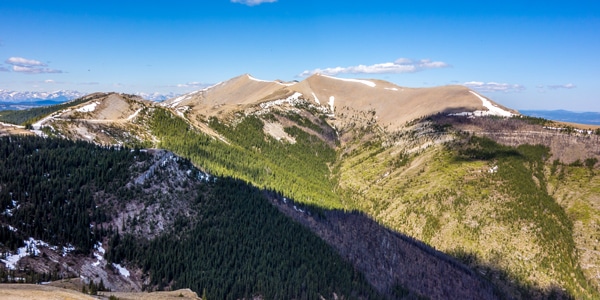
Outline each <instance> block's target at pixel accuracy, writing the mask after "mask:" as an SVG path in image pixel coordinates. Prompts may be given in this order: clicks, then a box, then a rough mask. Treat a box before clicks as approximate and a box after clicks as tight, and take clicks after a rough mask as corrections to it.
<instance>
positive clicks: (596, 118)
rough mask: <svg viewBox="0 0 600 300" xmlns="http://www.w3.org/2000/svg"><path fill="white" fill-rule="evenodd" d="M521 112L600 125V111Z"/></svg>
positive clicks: (549, 118) (557, 119) (540, 116)
mask: <svg viewBox="0 0 600 300" xmlns="http://www.w3.org/2000/svg"><path fill="white" fill-rule="evenodd" d="M519 112H521V114H524V115H527V116H531V117H538V118H544V119H548V120H553V121H560V122H569V123H578V124H589V125H600V113H599V112H572V111H568V110H562V109H561V110H520V111H519Z"/></svg>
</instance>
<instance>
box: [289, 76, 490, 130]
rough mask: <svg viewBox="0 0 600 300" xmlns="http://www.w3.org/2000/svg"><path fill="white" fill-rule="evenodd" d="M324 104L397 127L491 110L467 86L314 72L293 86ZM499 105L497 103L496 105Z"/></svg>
mask: <svg viewBox="0 0 600 300" xmlns="http://www.w3.org/2000/svg"><path fill="white" fill-rule="evenodd" d="M290 89H292V90H295V91H298V92H300V93H302V94H303V95H310V96H308V97H309V98H310V99H311V100H312V101H314V102H316V103H317V104H319V103H320V104H321V105H326V104H327V105H331V104H332V105H333V106H334V110H335V116H336V117H337V118H340V117H342V118H343V117H344V116H346V115H347V114H348V112H349V111H350V112H352V111H361V112H374V114H375V115H376V116H377V122H378V124H379V125H380V126H383V127H387V128H388V129H389V130H392V131H393V130H396V129H398V128H400V127H401V126H403V125H404V124H405V123H406V122H408V121H412V120H414V119H416V118H420V117H423V116H429V115H433V114H437V113H440V112H447V113H459V112H472V111H477V110H487V108H485V107H484V105H483V103H482V100H480V99H479V98H478V97H477V96H476V95H474V94H473V93H471V92H470V90H469V89H468V88H466V87H464V86H441V87H433V88H406V87H400V86H396V85H394V84H392V83H389V82H386V81H382V80H349V79H341V78H335V77H330V76H325V75H318V74H317V75H313V76H311V77H309V78H307V79H306V80H304V81H302V82H300V83H298V84H296V85H294V86H292V87H290ZM495 105H496V106H498V105H497V104H495Z"/></svg>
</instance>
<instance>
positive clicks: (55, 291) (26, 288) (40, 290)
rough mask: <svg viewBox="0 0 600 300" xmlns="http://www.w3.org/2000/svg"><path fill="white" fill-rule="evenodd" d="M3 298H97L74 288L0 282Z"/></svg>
mask: <svg viewBox="0 0 600 300" xmlns="http://www.w3.org/2000/svg"><path fill="white" fill-rule="evenodd" d="M0 299H3V300H25V299H31V300H39V299H46V300H88V299H89V300H91V299H97V298H94V297H92V296H89V295H85V294H82V293H80V292H76V291H74V290H69V289H63V288H59V287H54V286H47V285H36V284H0Z"/></svg>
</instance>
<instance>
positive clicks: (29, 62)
mask: <svg viewBox="0 0 600 300" xmlns="http://www.w3.org/2000/svg"><path fill="white" fill-rule="evenodd" d="M4 62H5V63H7V64H9V65H11V66H12V71H13V72H19V73H26V74H46V73H63V71H61V70H56V69H51V68H47V66H48V65H47V64H45V63H43V62H41V61H39V60H35V59H27V58H23V57H9V58H8V59H7V60H6V61H4Z"/></svg>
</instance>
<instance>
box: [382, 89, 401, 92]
mask: <svg viewBox="0 0 600 300" xmlns="http://www.w3.org/2000/svg"><path fill="white" fill-rule="evenodd" d="M383 89H384V90H388V91H395V92H397V91H398V89H397V88H383Z"/></svg>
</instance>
